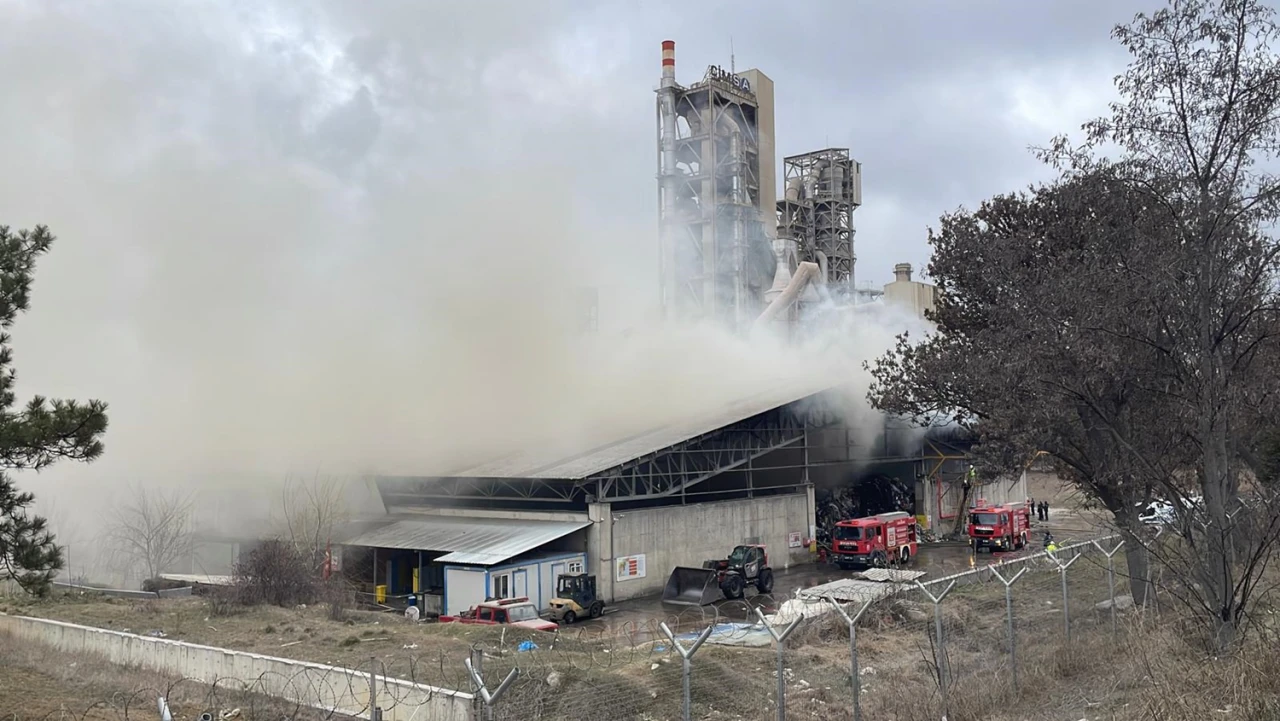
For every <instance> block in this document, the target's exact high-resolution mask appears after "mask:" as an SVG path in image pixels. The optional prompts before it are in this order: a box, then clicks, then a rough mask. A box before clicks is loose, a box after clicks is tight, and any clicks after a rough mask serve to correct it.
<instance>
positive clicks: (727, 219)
mask: <svg viewBox="0 0 1280 721" xmlns="http://www.w3.org/2000/svg"><path fill="white" fill-rule="evenodd" d="M675 70H676V60H675V42H674V41H672V40H666V41H663V43H662V83H661V85H660V87H659V88H658V91H657V92H658V147H659V154H658V187H659V194H660V195H659V197H660V203H659V224H660V225H659V227H660V232H661V260H660V268H661V271H660V272H661V275H662V286H661V287H662V307H663V313H664V315H665V316H666V317H668V318H673V317H674V318H708V319H714V320H716V321H718V322H721V323H723V324H724V325H726V326H728V327H730V328H733V329H735V330H745V329H746V328H747V327H748V326H749V325H750V324H751V322H752V321H753V320H754V319H755V318H756V316H758V315H759V314H760V312H761V310H762V309H763V307H764V291H765V289H767V288H768V287H769V286H770V284H771V283H772V281H773V276H774V270H775V265H776V260H775V256H774V251H773V248H772V246H771V240H772V238H773V237H774V236H775V234H776V227H775V224H776V218H777V215H776V195H777V190H776V182H777V181H776V175H775V168H774V163H773V157H774V139H773V81H772V80H770V79H769V78H768V76H766V75H765V74H764V73H762V72H760V71H759V70H746V71H743V72H741V73H738V72H734V71H733V69H732V68H731V69H730V70H727V71H726V70H724V69H723V68H720V67H718V66H714V65H713V66H711V67H708V68H707V71H706V73H705V74H704V76H703V78H702V80H700V81H699V82H696V83H694V84H693V85H691V86H689V87H687V88H686V87H683V86H681V85H679V84H678V83H677V82H676V74H675Z"/></svg>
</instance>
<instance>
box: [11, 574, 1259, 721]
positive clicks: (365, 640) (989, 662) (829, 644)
mask: <svg viewBox="0 0 1280 721" xmlns="http://www.w3.org/2000/svg"><path fill="white" fill-rule="evenodd" d="M1121 574H1123V570H1121ZM1118 585H1119V586H1123V582H1121V583H1120V584H1118ZM1106 597H1107V591H1106V577H1105V573H1104V571H1103V569H1102V567H1101V566H1099V565H1098V564H1097V563H1095V562H1093V560H1092V559H1090V558H1085V559H1081V560H1080V561H1079V562H1077V564H1076V565H1075V566H1073V567H1072V569H1071V573H1070V575H1069V602H1070V604H1071V617H1072V639H1071V642H1070V643H1069V644H1068V643H1067V642H1066V639H1065V637H1064V634H1063V628H1062V607H1061V602H1062V595H1061V584H1060V576H1059V574H1058V573H1057V572H1055V571H1054V570H1052V569H1050V568H1047V567H1041V568H1037V569H1036V570H1033V571H1030V572H1028V573H1027V574H1026V576H1024V577H1023V579H1022V580H1020V581H1019V582H1018V584H1017V585H1016V586H1015V603H1014V609H1015V616H1016V619H1017V633H1018V641H1019V643H1018V661H1019V664H1018V666H1019V682H1020V693H1015V692H1014V690H1013V687H1012V679H1011V677H1010V674H1009V666H1008V656H1007V635H1006V634H1007V631H1006V627H1005V622H1004V619H1005V616H1004V611H1005V601H1004V590H1003V587H1002V586H1000V585H999V584H998V583H982V584H975V585H972V586H964V587H957V588H956V589H955V590H954V591H953V592H952V595H951V596H950V597H948V599H947V600H946V601H945V603H944V605H943V607H942V611H943V614H942V615H943V626H944V636H945V639H946V650H947V654H946V658H947V663H948V666H949V667H950V669H951V673H952V683H951V684H950V686H949V688H950V694H949V704H948V707H949V708H948V710H949V713H948V716H947V717H948V719H949V720H950V721H979V720H980V721H1050V720H1052V721H1059V720H1061V721H1078V720H1079V719H1082V718H1083V719H1089V721H1100V720H1104V719H1105V720H1107V721H1115V720H1126V721H1127V720H1130V719H1132V720H1133V721H1139V720H1142V721H1204V720H1205V719H1214V720H1219V719H1220V720H1221V721H1237V720H1241V721H1243V720H1246V719H1247V720H1253V719H1259V720H1262V719H1280V653H1276V652H1275V649H1276V648H1280V646H1277V641H1278V640H1280V639H1276V638H1273V637H1271V636H1269V635H1268V634H1267V631H1266V630H1265V629H1255V630H1254V631H1253V632H1252V634H1251V635H1250V636H1249V639H1248V642H1247V647H1246V648H1245V649H1244V651H1243V652H1242V653H1241V654H1240V655H1238V656H1235V657H1232V658H1229V659H1212V658H1208V657H1205V656H1204V655H1203V653H1202V652H1201V651H1200V650H1199V649H1201V648H1203V645H1202V644H1200V643H1199V639H1198V638H1197V636H1196V634H1197V633H1198V628H1199V627H1198V626H1196V625H1195V624H1194V623H1189V622H1184V620H1183V619H1182V618H1181V617H1180V616H1178V615H1177V614H1176V613H1174V612H1172V611H1169V610H1167V609H1166V610H1165V611H1164V612H1163V613H1162V614H1160V615H1156V614H1155V613H1154V612H1151V611H1148V612H1136V611H1130V612H1128V613H1125V614H1122V615H1121V617H1120V623H1119V627H1118V629H1117V631H1118V632H1117V634H1116V635H1115V636H1114V637H1113V635H1112V631H1111V626H1110V623H1109V615H1108V614H1106V613H1105V612H1100V611H1097V610H1095V608H1094V604H1095V603H1096V602H1097V601H1099V600H1101V599H1104V598H1106ZM919 598H920V596H919V594H912V595H910V596H909V597H904V598H899V599H889V600H886V601H883V602H880V603H878V604H877V605H876V606H874V607H873V608H871V609H870V610H869V611H868V612H867V614H866V615H865V616H864V618H863V623H862V625H861V626H860V627H859V636H858V641H859V643H858V645H859V658H860V662H861V667H862V668H863V675H862V676H861V679H862V682H863V691H864V693H863V709H864V718H866V719H874V720H875V721H926V720H929V721H936V719H938V718H941V717H942V704H941V699H940V694H939V689H938V684H937V681H936V678H937V675H936V668H935V667H934V661H933V658H934V648H933V642H932V638H931V633H932V631H933V628H934V622H933V616H932V613H933V608H932V605H930V604H928V603H921V602H920V601H919ZM10 610H11V611H16V612H21V613H27V614H30V615H39V616H45V617H49V618H59V619H64V620H68V621H73V622H78V623H87V624H91V625H99V626H104V627H108V628H117V629H121V630H123V629H126V628H127V629H130V630H132V631H134V632H140V633H147V632H149V631H152V630H163V631H164V632H165V633H166V635H168V636H169V637H170V638H178V639H182V640H187V641H192V642H196V643H204V644H210V645H217V646H224V647H230V648H238V649H245V650H251V651H256V652H261V653H267V654H271V655H277V656H284V657H292V658H299V659H306V660H313V661H321V662H326V663H337V664H342V665H348V666H355V667H367V666H368V664H369V662H370V657H376V659H377V660H378V662H379V663H380V664H381V665H382V669H383V671H384V672H385V673H388V674H390V675H396V676H400V677H403V678H411V679H414V680H417V681H420V682H424V683H430V684H435V685H440V686H445V687H448V688H460V689H468V688H469V686H468V684H467V681H466V680H465V671H464V670H463V665H462V661H463V659H464V658H466V657H467V655H468V653H469V652H470V650H471V647H472V646H473V645H476V646H479V647H481V648H483V649H484V658H485V662H484V666H485V676H486V678H487V679H489V680H490V681H491V683H492V684H494V685H496V683H497V681H498V680H499V679H500V678H501V677H502V676H503V675H505V674H506V673H507V671H508V670H510V669H511V668H513V667H519V668H520V669H521V671H522V676H521V678H520V680H519V681H518V682H517V684H516V685H514V686H513V687H512V688H511V690H510V692H509V694H508V696H507V697H506V699H505V700H504V701H503V702H502V704H503V705H504V706H505V708H506V709H507V712H506V713H505V714H504V715H500V716H499V718H521V719H530V720H531V721H535V720H539V719H541V720H544V721H550V720H552V719H555V720H557V721H560V720H562V719H563V720H570V719H572V720H575V721H577V720H579V719H586V718H590V719H593V720H596V719H600V720H612V719H618V720H622V719H627V720H629V721H630V720H634V719H642V718H644V719H650V720H665V719H669V718H679V707H680V684H681V675H680V661H679V658H678V656H675V655H674V654H673V653H672V651H671V650H670V649H665V648H664V646H665V642H658V643H654V642H652V641H649V642H644V643H640V642H636V641H635V640H634V639H630V638H604V637H594V636H592V635H591V634H583V635H581V636H579V635H565V636H561V637H558V638H557V637H554V636H551V635H549V634H540V633H536V632H525V633H521V632H517V631H513V630H503V629H498V628H493V627H477V626H466V625H458V624H410V623H407V622H405V621H404V620H403V619H401V618H398V617H396V616H391V615H388V614H373V613H365V612H352V613H351V614H350V617H349V618H348V619H347V620H346V621H341V622H340V621H332V620H330V619H329V618H328V617H327V614H326V611H325V609H323V608H305V609H302V608H298V609H280V608H255V609H252V610H248V611H243V612H240V613H236V614H234V615H231V616H226V617H209V616H208V609H207V607H206V606H205V605H204V603H203V602H202V601H200V600H199V599H190V600H175V601H164V602H145V603H139V602H130V601H106V600H102V599H87V598H72V599H65V598H64V599H62V600H58V601H51V602H43V603H40V604H35V605H28V606H23V607H20V608H11V609H10ZM587 628H588V627H586V626H584V627H583V629H584V630H585V629H587ZM524 640H534V641H535V642H536V643H537V644H538V648H537V649H536V650H532V651H521V650H520V649H519V644H520V642H521V641H524ZM775 658H776V657H775V655H774V652H773V650H772V649H771V648H729V647H721V646H713V645H707V646H704V647H703V649H702V650H701V651H700V652H699V654H698V655H697V657H696V658H695V660H694V672H693V698H694V705H695V718H699V719H702V720H703V721H730V720H736V721H756V720H758V719H765V718H772V711H771V710H772V709H773V707H774V700H773V694H774V688H775V676H774V669H775ZM785 659H786V661H785V663H786V667H787V669H788V671H787V672H786V677H787V694H788V718H789V719H822V720H823V721H848V720H849V719H851V718H852V713H851V710H850V695H851V688H850V680H849V671H848V669H849V657H848V630H847V628H845V627H844V625H843V622H840V621H839V620H838V619H834V618H827V619H821V620H812V621H810V622H808V623H807V624H806V625H805V626H802V627H801V630H800V631H799V632H798V634H797V635H796V636H795V637H793V639H792V641H791V642H790V644H789V650H788V652H787V654H786V657H785ZM46 673H47V672H46ZM126 685H127V684H126ZM513 713H514V714H516V715H514V716H513V715H511V714H513Z"/></svg>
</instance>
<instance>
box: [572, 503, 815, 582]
mask: <svg viewBox="0 0 1280 721" xmlns="http://www.w3.org/2000/svg"><path fill="white" fill-rule="evenodd" d="M599 505H601V506H605V507H606V508H607V505H606V504H599ZM601 511H602V515H601V517H602V519H603V521H604V522H602V523H597V524H595V525H594V526H593V531H594V532H593V534H592V537H593V538H594V539H597V542H598V543H600V544H601V546H600V547H599V550H598V553H599V556H598V558H600V559H601V562H600V564H599V566H598V568H599V570H598V571H597V576H598V577H599V580H598V581H597V583H599V584H600V586H601V587H602V588H601V593H602V594H603V595H604V596H605V598H606V599H611V600H614V601H620V600H624V599H628V598H635V597H637V596H646V595H651V594H657V593H661V592H662V589H663V587H664V586H665V585H666V582H667V576H668V575H670V573H671V569H672V568H674V567H675V566H701V565H702V562H703V561H705V560H707V559H709V558H724V557H725V556H726V555H728V553H729V551H731V550H733V547H734V546H736V545H738V544H741V543H747V542H753V543H763V544H766V545H767V546H768V547H769V561H770V563H771V564H772V565H773V567H774V568H776V569H784V568H787V567H789V566H792V565H795V564H798V563H805V562H810V561H812V556H811V555H810V554H809V552H808V549H805V548H788V547H787V535H788V534H790V533H799V534H800V536H801V539H802V540H803V539H804V538H806V537H808V535H809V533H810V527H811V526H812V524H813V493H812V489H811V488H810V489H809V492H808V493H797V494H792V495H787V496H771V497H766V498H755V499H747V500H740V501H723V502H719V503H697V504H691V505H687V506H669V507H666V508H651V509H644V510H627V511H619V512H614V513H610V512H608V511H605V510H604V509H601ZM610 518H612V522H611V523H610ZM610 526H612V527H611V528H610ZM610 531H611V533H610ZM610 536H612V538H610ZM610 544H612V545H610ZM640 554H643V555H644V557H645V558H644V567H645V576H644V578H631V579H627V580H623V581H617V580H616V573H615V572H616V568H615V564H614V563H613V562H612V561H611V560H609V559H610V558H612V559H621V558H624V557H626V556H633V555H640Z"/></svg>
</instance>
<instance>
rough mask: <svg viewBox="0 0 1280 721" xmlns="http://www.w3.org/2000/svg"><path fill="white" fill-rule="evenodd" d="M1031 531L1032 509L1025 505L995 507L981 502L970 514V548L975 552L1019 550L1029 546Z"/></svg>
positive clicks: (979, 501)
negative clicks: (981, 550) (983, 550)
mask: <svg viewBox="0 0 1280 721" xmlns="http://www.w3.org/2000/svg"><path fill="white" fill-rule="evenodd" d="M1030 529H1031V509H1030V508H1028V507H1027V504H1026V503H1006V504H1004V505H1003V506H993V505H991V504H989V503H987V502H986V501H985V500H983V499H978V502H977V504H975V505H974V507H973V510H971V511H970V512H969V528H968V534H969V545H971V546H973V550H974V551H977V550H980V549H983V548H990V549H991V550H992V551H993V552H994V551H1016V550H1018V549H1020V548H1022V547H1023V546H1025V545H1027V540H1028V539H1029V538H1030V536H1031V530H1030Z"/></svg>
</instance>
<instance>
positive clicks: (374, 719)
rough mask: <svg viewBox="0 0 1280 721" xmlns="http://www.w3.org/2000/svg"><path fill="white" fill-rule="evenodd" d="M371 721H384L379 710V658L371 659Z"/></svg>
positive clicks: (371, 657)
mask: <svg viewBox="0 0 1280 721" xmlns="http://www.w3.org/2000/svg"><path fill="white" fill-rule="evenodd" d="M369 721H382V709H380V708H378V657H377V656H370V657H369Z"/></svg>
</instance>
